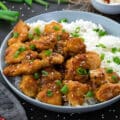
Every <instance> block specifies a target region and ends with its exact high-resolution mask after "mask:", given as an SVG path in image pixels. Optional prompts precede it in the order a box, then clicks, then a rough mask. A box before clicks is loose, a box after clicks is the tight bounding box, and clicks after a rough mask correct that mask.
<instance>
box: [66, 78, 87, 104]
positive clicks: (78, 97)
mask: <svg viewBox="0 0 120 120" xmlns="http://www.w3.org/2000/svg"><path fill="white" fill-rule="evenodd" d="M65 85H67V87H68V93H67V94H66V99H67V101H68V103H69V104H70V105H72V106H77V105H82V104H83V103H84V101H85V94H86V93H87V92H88V90H89V86H88V85H87V84H82V83H79V82H78V81H72V80H69V81H65Z"/></svg>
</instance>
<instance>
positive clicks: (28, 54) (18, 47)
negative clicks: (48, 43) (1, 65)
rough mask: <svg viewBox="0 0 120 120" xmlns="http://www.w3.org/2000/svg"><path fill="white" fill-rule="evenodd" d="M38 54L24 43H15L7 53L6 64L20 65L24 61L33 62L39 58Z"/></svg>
mask: <svg viewBox="0 0 120 120" xmlns="http://www.w3.org/2000/svg"><path fill="white" fill-rule="evenodd" d="M37 56H38V53H37V52H35V51H32V50H30V49H29V46H27V45H26V44H24V43H20V42H19V43H14V44H12V45H10V46H9V47H8V48H7V49H6V51H5V62H6V63H7V64H14V63H19V62H21V61H22V60H24V59H28V60H32V59H35V58H37Z"/></svg>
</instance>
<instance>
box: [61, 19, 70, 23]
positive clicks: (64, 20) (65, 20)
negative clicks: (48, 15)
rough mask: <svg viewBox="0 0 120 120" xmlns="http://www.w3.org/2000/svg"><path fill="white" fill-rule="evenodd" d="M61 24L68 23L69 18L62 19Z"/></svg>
mask: <svg viewBox="0 0 120 120" xmlns="http://www.w3.org/2000/svg"><path fill="white" fill-rule="evenodd" d="M59 22H60V23H63V22H68V19H67V18H62V19H60V20H59Z"/></svg>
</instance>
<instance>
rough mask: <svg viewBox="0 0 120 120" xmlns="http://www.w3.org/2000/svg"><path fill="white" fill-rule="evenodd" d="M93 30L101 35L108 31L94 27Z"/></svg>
mask: <svg viewBox="0 0 120 120" xmlns="http://www.w3.org/2000/svg"><path fill="white" fill-rule="evenodd" d="M93 31H95V32H97V33H98V35H99V36H100V37H102V36H105V35H107V32H106V31H104V30H101V29H99V28H97V29H94V30H93Z"/></svg>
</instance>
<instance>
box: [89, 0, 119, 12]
mask: <svg viewBox="0 0 120 120" xmlns="http://www.w3.org/2000/svg"><path fill="white" fill-rule="evenodd" d="M91 3H92V5H93V7H94V8H95V9H96V10H98V11H100V12H102V13H105V14H120V4H106V3H103V2H100V0H91Z"/></svg>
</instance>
